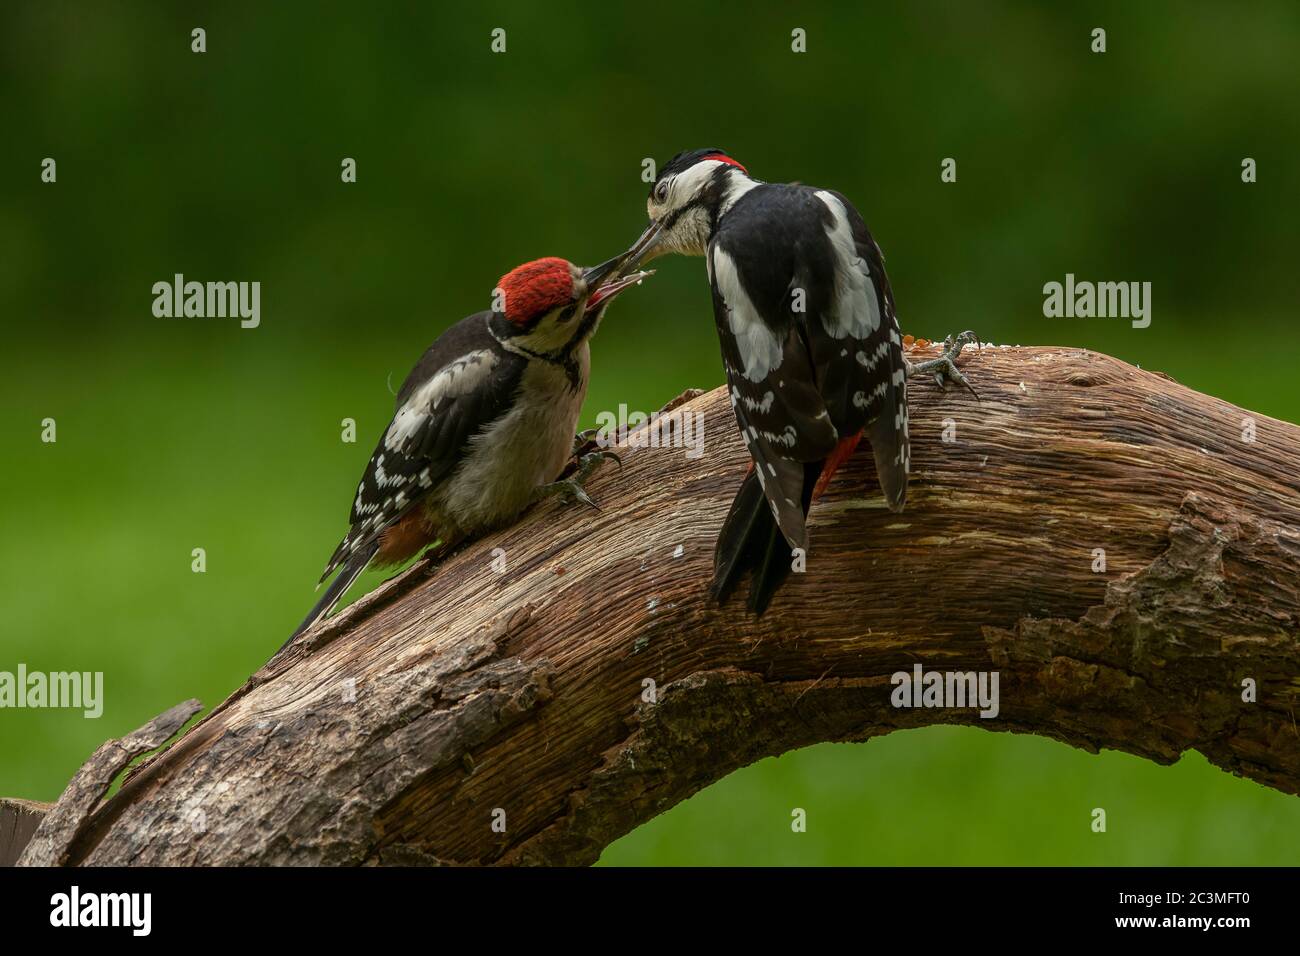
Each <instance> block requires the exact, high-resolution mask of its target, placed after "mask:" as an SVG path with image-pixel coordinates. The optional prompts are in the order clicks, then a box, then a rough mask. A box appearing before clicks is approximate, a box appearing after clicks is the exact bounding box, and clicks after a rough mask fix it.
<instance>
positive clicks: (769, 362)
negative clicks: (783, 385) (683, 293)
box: [709, 246, 784, 382]
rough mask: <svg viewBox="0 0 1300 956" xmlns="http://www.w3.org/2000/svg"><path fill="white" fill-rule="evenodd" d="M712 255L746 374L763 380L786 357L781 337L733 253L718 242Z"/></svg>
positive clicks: (717, 279) (714, 268)
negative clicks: (749, 290)
mask: <svg viewBox="0 0 1300 956" xmlns="http://www.w3.org/2000/svg"><path fill="white" fill-rule="evenodd" d="M709 258H710V259H712V260H713V276H714V281H715V282H716V284H717V287H718V292H719V293H720V294H721V295H722V301H723V304H724V305H725V306H726V309H727V327H728V328H729V329H731V334H732V335H734V336H735V337H736V348H737V349H738V350H739V352H740V360H741V362H742V363H743V364H744V366H745V378H747V379H749V380H750V381H751V382H758V381H762V380H763V379H764V378H766V377H767V375H768V373H769V372H771V371H772V370H773V369H774V368H776V367H777V366H779V365H780V364H781V361H782V359H783V358H784V355H783V354H782V349H781V340H780V339H778V338H777V337H776V333H774V332H773V331H772V330H771V329H769V328H768V327H767V324H766V323H765V322H764V321H763V319H762V317H761V316H760V315H759V314H758V310H757V309H755V308H754V303H753V302H751V301H750V299H749V296H748V295H747V294H746V293H745V287H744V286H743V285H741V283H740V274H739V273H738V272H737V271H736V263H735V262H734V261H733V260H732V258H731V256H729V255H727V254H726V252H724V251H723V250H722V249H719V248H717V247H716V246H715V247H714V248H713V250H712V253H711V255H710V257H709Z"/></svg>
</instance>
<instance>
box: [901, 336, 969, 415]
mask: <svg viewBox="0 0 1300 956" xmlns="http://www.w3.org/2000/svg"><path fill="white" fill-rule="evenodd" d="M967 345H974V346H975V347H976V348H983V345H982V344H981V342H980V340H979V337H978V336H977V335H976V334H975V333H974V332H971V331H970V330H967V331H965V332H962V333H961V334H960V335H956V336H952V335H949V336H948V337H947V338H945V339H944V340H943V352H941V353H940V355H939V357H938V358H935V359H930V360H929V361H928V362H917V363H916V364H912V363H910V362H909V363H908V365H907V374H908V377H909V378H910V377H911V376H912V375H915V374H917V373H921V372H933V373H934V382H935V384H936V385H938V386H939V388H940V390H943V391H946V390H947V388H948V383H949V382H956V383H957V384H958V385H961V386H963V387H964V388H966V389H967V390H968V391H969V392H970V393H971V394H972V395H974V396H975V399H976V400H977V401H978V400H979V397H980V396H979V393H978V392H977V391H975V387H974V386H973V385H971V383H970V381H969V380H968V379H967V378H966V376H965V375H963V374H962V372H961V369H959V368H957V362H956V359H957V356H958V355H960V354H961V350H962V348H963V347H965V346H967Z"/></svg>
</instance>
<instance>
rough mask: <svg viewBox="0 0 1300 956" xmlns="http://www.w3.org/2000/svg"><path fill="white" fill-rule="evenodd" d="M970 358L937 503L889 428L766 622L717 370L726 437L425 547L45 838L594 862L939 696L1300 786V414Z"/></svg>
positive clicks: (824, 520) (918, 418)
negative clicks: (738, 507) (961, 681)
mask: <svg viewBox="0 0 1300 956" xmlns="http://www.w3.org/2000/svg"><path fill="white" fill-rule="evenodd" d="M913 357H914V358H921V357H924V356H913ZM962 363H963V368H964V369H965V370H966V372H967V374H968V375H969V377H970V379H971V381H972V382H973V383H974V384H975V385H976V387H977V388H978V389H979V392H980V395H981V398H982V401H979V402H977V401H975V400H974V399H973V398H972V397H971V396H969V395H963V394H959V393H957V392H948V393H946V394H944V393H940V392H939V390H938V389H937V388H936V387H935V386H934V385H933V384H932V383H929V382H924V381H917V382H914V383H913V388H912V392H911V394H912V414H911V420H912V435H913V443H914V447H913V477H912V483H911V487H910V491H909V497H908V505H907V510H906V511H904V512H903V513H901V514H891V513H890V512H888V511H886V510H884V509H883V507H882V506H881V500H880V496H879V492H878V487H877V485H876V482H875V477H874V472H873V468H872V465H871V464H870V455H869V454H868V453H865V452H863V453H860V454H858V455H857V456H856V457H855V458H854V460H853V462H852V463H851V466H850V467H848V468H847V469H846V470H845V471H844V472H843V473H842V474H841V476H840V477H837V479H836V481H835V483H834V485H833V486H832V488H831V489H830V491H829V493H828V494H827V496H826V497H825V498H824V499H823V500H822V501H821V502H819V503H818V504H817V505H816V506H815V507H814V510H813V518H812V526H811V530H812V542H813V546H812V551H811V553H810V555H809V557H808V564H807V570H806V572H805V573H803V574H802V575H793V576H792V578H791V581H790V583H789V584H788V585H787V586H786V588H785V589H784V590H783V591H782V593H781V594H780V595H779V596H778V598H777V599H776V601H775V602H774V603H773V606H772V608H771V609H770V610H769V612H768V613H767V614H766V615H765V616H764V617H763V618H761V619H755V618H753V617H751V616H749V615H748V614H747V613H746V612H745V611H744V610H743V603H742V601H741V600H740V599H739V598H740V597H743V594H742V595H739V596H737V597H735V598H733V599H732V602H731V603H730V604H728V605H726V606H724V607H721V608H719V607H717V606H714V605H711V604H710V602H709V601H708V599H707V597H706V587H707V583H708V580H709V576H710V570H711V561H712V551H713V544H714V539H715V536H716V534H717V530H718V528H719V526H720V524H721V521H722V518H723V515H724V514H725V512H726V509H727V506H728V504H729V502H730V499H731V496H732V494H733V493H734V491H735V489H736V487H737V485H738V484H739V481H740V479H741V477H742V475H743V474H744V471H745V467H746V464H747V461H748V458H747V455H746V453H745V451H744V449H743V447H742V445H741V443H740V441H739V439H738V436H737V435H736V431H735V428H734V424H733V420H732V417H731V412H730V408H729V407H728V402H727V398H726V394H725V392H724V390H722V389H717V390H715V391H713V392H710V393H708V394H704V395H695V396H688V397H689V400H687V401H684V402H682V403H680V404H678V405H677V407H675V409H674V410H673V411H672V412H671V413H670V414H669V415H668V417H667V421H668V422H670V423H680V422H681V420H682V416H683V414H684V413H686V412H691V413H696V414H702V415H703V416H704V419H703V421H704V424H705V435H706V439H707V440H706V442H705V449H704V454H703V456H702V457H699V458H695V459H692V458H689V457H688V456H687V455H686V454H685V453H684V451H683V450H682V449H680V448H662V447H659V448H626V449H624V450H623V459H624V467H623V469H622V470H621V472H620V471H619V470H618V469H616V468H614V467H613V466H607V467H605V468H603V469H602V470H601V471H600V472H598V473H597V475H596V476H595V477H594V478H593V479H592V481H591V482H590V484H589V488H590V490H591V491H592V494H593V495H594V496H595V497H596V499H597V500H598V501H599V502H600V503H601V506H602V510H600V511H599V512H595V511H590V510H587V509H582V508H579V507H576V506H568V505H563V504H560V503H558V502H548V503H545V504H543V505H540V506H539V507H537V508H535V509H533V510H532V511H531V512H530V513H528V514H527V515H525V517H524V519H523V520H522V521H521V522H520V523H519V524H517V525H516V526H514V527H512V528H509V529H506V530H504V531H502V532H500V533H498V534H494V535H492V536H490V537H489V538H487V539H485V540H483V541H481V542H478V543H477V544H474V545H472V546H470V547H468V548H467V549H465V550H462V551H461V552H459V553H457V554H454V555H452V556H450V557H449V558H447V559H446V560H445V561H444V562H443V563H442V564H441V565H439V566H437V567H436V568H431V567H430V566H429V563H428V562H426V561H421V562H419V563H417V564H416V565H414V566H413V567H412V568H411V569H409V570H408V571H406V572H405V573H404V574H402V575H400V576H399V577H397V578H395V579H393V580H392V581H390V582H388V583H387V584H385V585H383V586H382V587H380V588H378V589H377V590H376V591H375V592H373V593H372V594H370V595H369V596H367V597H366V598H364V599H362V600H361V601H359V602H357V603H356V604H354V605H353V606H352V607H350V608H349V609H347V610H346V611H344V612H343V613H341V614H339V615H338V616H337V617H335V618H333V619H331V620H330V621H328V622H326V623H325V625H324V626H322V627H318V629H317V630H315V631H313V632H311V633H309V634H308V635H306V636H305V638H304V639H303V640H302V641H300V642H298V643H297V644H295V645H293V646H291V647H290V648H288V649H287V650H286V651H285V653H283V654H281V655H279V656H278V657H276V658H275V659H273V660H272V661H271V662H269V663H268V664H267V665H266V666H265V667H263V668H262V669H261V670H260V671H258V673H256V674H254V675H253V676H252V678H250V680H249V681H248V682H247V684H246V685H245V686H244V687H243V688H241V689H240V690H239V691H237V692H236V693H235V694H233V695H232V696H231V697H230V698H229V699H228V700H227V701H225V702H224V703H223V704H221V705H220V706H219V707H217V708H216V709H215V710H214V711H213V712H212V713H211V714H209V715H208V716H207V717H206V718H205V719H204V720H202V721H200V722H199V723H198V724H197V725H195V726H194V727H193V728H191V729H190V731H189V732H188V733H187V734H186V735H185V736H183V737H182V738H181V739H180V740H179V741H178V742H177V743H175V744H174V745H172V746H171V747H170V748H169V749H167V750H165V751H162V752H161V754H159V755H157V756H156V757H155V758H154V759H152V760H151V761H148V762H146V763H145V764H143V765H141V766H140V767H139V768H137V769H136V771H135V772H134V773H132V774H131V775H130V776H129V777H128V778H127V780H126V783H125V784H124V786H123V787H122V788H121V790H120V791H119V792H118V793H117V794H115V795H114V796H113V797H112V798H110V799H108V800H106V801H103V802H100V803H99V804H98V805H97V806H95V807H93V808H87V807H86V806H85V790H84V788H81V789H78V788H77V787H75V786H74V787H70V788H69V792H68V793H65V794H64V796H63V798H62V799H61V800H60V801H59V803H58V805H57V806H56V808H55V809H54V811H52V812H51V813H50V814H49V815H48V816H47V818H46V822H45V823H42V825H41V828H40V829H39V830H38V832H37V836H36V838H35V839H33V841H32V843H31V844H30V845H29V846H28V848H27V851H26V853H25V855H24V858H23V862H25V863H28V864H42V863H52V862H68V863H89V864H113V863H143V864H247V863H271V864H282V863H284V864H290V863H291V864H383V863H435V862H444V863H462V864H478V863H550V864H557V863H558V864H582V863H590V862H593V861H594V860H595V859H596V858H597V857H598V856H599V854H600V852H601V850H602V848H604V847H605V846H606V845H608V844H609V843H610V842H611V841H613V840H614V839H616V838H617V837H619V836H621V835H622V834H624V833H626V832H628V831H629V830H631V829H632V828H633V827H635V826H637V825H638V824H640V823H642V822H644V821H645V820H647V819H649V818H651V817H653V816H654V815H655V814H657V813H660V812H662V811H663V810H665V809H667V808H668V807H671V806H672V805H673V804H675V803H677V802H678V801H680V800H682V799H684V798H686V797H688V796H690V795H691V794H693V793H695V792H696V791H697V790H699V789H700V788H702V787H705V786H707V785H708V784H709V783H711V782H713V781H715V780H717V779H719V778H720V777H722V776H724V775H725V774H727V773H729V772H730V771H732V770H734V769H736V768H738V767H742V766H744V765H746V764H748V763H750V762H752V761H755V760H757V759H759V758H761V757H764V756H768V755H771V754H779V753H781V752H783V751H786V750H790V749H792V748H795V747H801V746H805V745H808V744H812V743H815V742H819V741H846V740H866V739H868V738H870V737H873V736H876V735H879V734H886V733H889V732H890V731H893V730H897V729H900V728H907V727H918V726H923V725H928V724H935V723H960V724H973V725H978V726H981V727H984V728H986V729H990V730H1007V731H1014V732H1020V733H1034V734H1040V735H1044V736H1048V737H1052V738H1055V739H1057V740H1061V741H1064V742H1066V743H1069V744H1072V745H1074V746H1077V747H1082V748H1084V749H1087V750H1090V751H1094V752H1095V751H1096V750H1098V749H1099V748H1102V747H1110V748H1115V749H1120V750H1124V751H1127V752H1129V753H1133V754H1137V755H1139V756H1143V757H1147V758H1149V759H1152V760H1155V761H1157V762H1159V763H1170V762H1173V761H1174V760H1176V759H1177V758H1178V756H1179V755H1180V754H1181V753H1183V752H1184V751H1186V750H1189V749H1195V750H1199V751H1200V752H1201V753H1203V754H1205V756H1206V757H1207V758H1208V759H1209V760H1210V761H1212V762H1213V763H1215V764H1216V765H1218V766H1219V767H1221V768H1223V769H1225V770H1228V771H1231V772H1233V773H1236V774H1240V775H1242V776H1245V777H1249V778H1252V779H1254V780H1257V781H1259V782H1260V783H1263V784H1266V785H1268V786H1271V787H1276V788H1278V789H1281V790H1284V791H1287V792H1290V793H1296V792H1297V791H1300V734H1298V733H1297V724H1296V720H1295V718H1294V716H1293V712H1294V709H1295V697H1296V695H1297V691H1298V690H1300V530H1298V529H1300V477H1298V476H1300V429H1298V428H1296V427H1295V426H1293V425H1290V424H1286V423H1284V422H1280V421H1276V420H1273V419H1270V418H1266V417H1264V416H1259V415H1252V414H1250V413H1247V412H1244V411H1242V410H1241V409H1238V408H1236V407H1234V406H1232V405H1230V404H1228V403H1226V402H1222V401H1219V400H1217V399H1214V398H1211V397H1208V396H1205V395H1201V394H1198V393H1196V392H1193V391H1191V390H1189V389H1186V388H1183V387H1182V386H1180V385H1178V384H1176V383H1175V382H1173V381H1172V380H1170V379H1168V378H1166V377H1164V376H1161V375H1158V374H1153V373H1150V372H1143V371H1139V370H1138V369H1135V368H1133V367H1131V366H1129V365H1126V364H1125V363H1123V362H1121V361H1118V360H1116V359H1113V358H1109V357H1106V356H1104V355H1098V354H1095V353H1089V352H1086V351H1081V350H1076V349H1050V348H1003V347H993V348H989V347H986V348H985V349H984V350H983V351H981V352H978V353H975V352H968V353H966V354H965V355H964V356H963V359H962ZM645 435H646V433H645V432H641V433H638V435H637V436H636V437H637V439H638V440H639V439H642V438H644V437H645ZM945 439H949V440H945ZM496 549H500V550H496ZM1103 550H1104V570H1103V569H1102V556H1101V552H1102V551H1103ZM742 588H743V585H742ZM279 637H280V635H278V634H275V633H268V634H267V635H266V642H267V645H268V647H273V646H275V645H276V644H277V643H278V640H279ZM914 665H920V666H921V667H922V668H923V669H924V670H925V671H941V672H967V671H972V672H985V673H987V672H993V671H996V672H997V674H998V680H999V685H998V686H999V702H998V713H997V716H996V717H992V718H982V717H980V716H979V714H978V712H977V711H976V710H974V709H970V708H953V707H949V708H899V707H895V706H893V704H892V703H891V697H892V696H893V695H894V692H895V686H894V682H893V680H892V679H891V675H893V674H895V673H896V672H912V670H913V667H914ZM133 736H134V735H133ZM103 751H104V748H101V753H102V752H103ZM79 776H80V775H79ZM74 791H75V792H74ZM78 801H80V802H78ZM74 818H75V819H77V821H78V822H77V823H76V826H75V827H72V829H71V830H69V821H70V820H71V819H74ZM51 821H54V822H56V823H57V824H58V825H59V827H60V829H59V830H58V832H57V833H55V831H54V830H53V828H52V827H48V826H47V824H50V823H51ZM47 831H48V832H47Z"/></svg>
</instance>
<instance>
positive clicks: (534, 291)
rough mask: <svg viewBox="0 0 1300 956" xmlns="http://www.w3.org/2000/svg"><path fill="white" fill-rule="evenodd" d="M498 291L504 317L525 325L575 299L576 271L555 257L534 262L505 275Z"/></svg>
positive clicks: (498, 286)
mask: <svg viewBox="0 0 1300 956" xmlns="http://www.w3.org/2000/svg"><path fill="white" fill-rule="evenodd" d="M497 288H498V289H499V290H500V291H501V295H502V311H503V313H504V314H505V317H506V318H507V319H509V320H510V321H511V322H514V323H515V324H516V325H524V324H526V323H527V322H528V320H529V319H531V318H533V317H534V316H538V315H542V314H544V313H546V312H549V311H551V309H554V308H555V307H556V306H559V305H563V304H564V303H566V302H568V301H569V300H570V299H571V298H572V297H573V270H572V268H571V267H570V266H569V263H568V262H567V261H566V260H564V259H557V258H555V257H554V256H549V257H547V258H545V259H534V260H533V261H532V262H525V263H524V264H523V265H522V266H519V267H517V268H515V269H511V270H510V271H509V272H507V273H506V274H505V275H503V276H502V277H501V281H500V282H498V283H497Z"/></svg>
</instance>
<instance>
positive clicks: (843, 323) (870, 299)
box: [817, 190, 880, 339]
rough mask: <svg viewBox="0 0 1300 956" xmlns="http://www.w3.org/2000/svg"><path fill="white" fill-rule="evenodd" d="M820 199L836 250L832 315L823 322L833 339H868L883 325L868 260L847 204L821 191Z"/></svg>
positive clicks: (818, 196) (833, 247)
mask: <svg viewBox="0 0 1300 956" xmlns="http://www.w3.org/2000/svg"><path fill="white" fill-rule="evenodd" d="M817 198H818V199H820V200H821V201H822V202H823V203H825V204H826V208H827V209H829V210H830V212H831V216H832V217H833V218H834V224H833V225H832V226H831V227H830V228H828V229H827V230H826V235H827V237H828V238H829V239H830V241H831V250H832V251H833V252H834V253H835V302H834V305H833V306H832V307H831V311H830V314H829V315H825V314H823V315H822V325H824V326H825V327H826V332H827V334H828V335H830V336H831V337H832V338H837V339H842V338H847V337H850V336H851V337H853V338H855V339H865V338H866V337H867V336H868V335H870V334H871V333H872V332H874V331H876V329H878V328H880V302H879V301H878V300H877V299H876V287H875V285H874V284H873V283H872V281H871V270H870V268H869V267H868V266H867V261H866V260H865V259H863V258H862V257H861V256H859V255H858V247H857V244H856V243H855V242H854V241H853V229H852V228H851V227H850V226H849V217H848V214H847V213H846V212H845V211H844V204H843V203H841V202H840V201H839V200H838V199H837V198H835V196H833V195H831V194H830V193H829V192H826V191H825V190H822V191H821V192H819V193H817Z"/></svg>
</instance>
